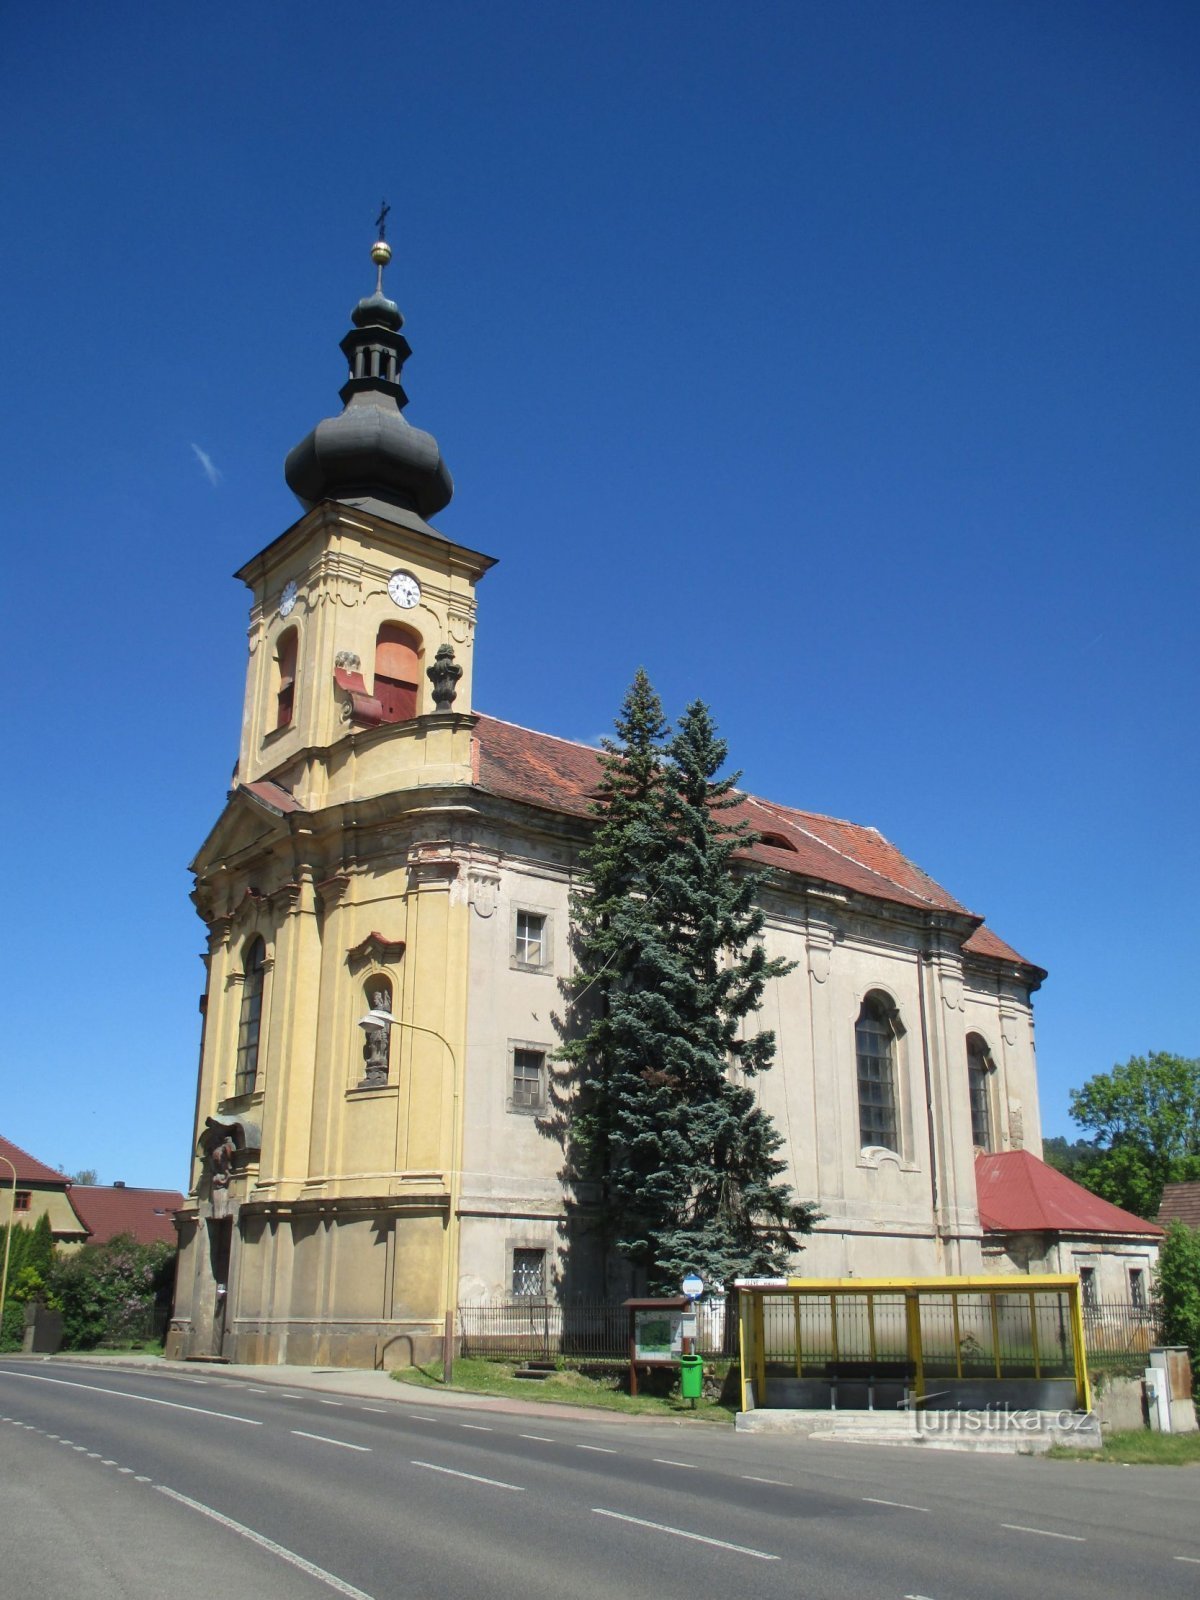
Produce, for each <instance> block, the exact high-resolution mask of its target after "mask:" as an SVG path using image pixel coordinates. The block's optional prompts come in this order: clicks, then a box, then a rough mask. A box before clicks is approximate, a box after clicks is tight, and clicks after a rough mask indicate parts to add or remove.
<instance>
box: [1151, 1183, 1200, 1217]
mask: <svg viewBox="0 0 1200 1600" xmlns="http://www.w3.org/2000/svg"><path fill="white" fill-rule="evenodd" d="M1158 1220H1159V1221H1160V1222H1161V1223H1162V1225H1163V1227H1164V1228H1165V1227H1166V1226H1167V1224H1168V1223H1171V1222H1185V1223H1186V1224H1187V1226H1188V1227H1189V1228H1200V1178H1193V1179H1191V1181H1190V1182H1188V1183H1167V1184H1164V1185H1163V1192H1162V1200H1161V1201H1160V1203H1159V1207H1158Z"/></svg>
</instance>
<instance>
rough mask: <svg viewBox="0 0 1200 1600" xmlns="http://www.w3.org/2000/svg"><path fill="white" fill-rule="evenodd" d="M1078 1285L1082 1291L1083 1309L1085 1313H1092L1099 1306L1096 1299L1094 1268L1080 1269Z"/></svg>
mask: <svg viewBox="0 0 1200 1600" xmlns="http://www.w3.org/2000/svg"><path fill="white" fill-rule="evenodd" d="M1079 1283H1080V1287H1081V1288H1082V1290H1083V1308H1084V1310H1085V1311H1094V1310H1095V1309H1096V1307H1097V1305H1098V1304H1099V1300H1098V1299H1097V1297H1096V1269H1095V1267H1080V1269H1079Z"/></svg>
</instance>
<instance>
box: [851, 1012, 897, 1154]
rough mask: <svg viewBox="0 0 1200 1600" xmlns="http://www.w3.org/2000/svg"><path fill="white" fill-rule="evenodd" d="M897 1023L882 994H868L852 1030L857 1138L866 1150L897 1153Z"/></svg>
mask: <svg viewBox="0 0 1200 1600" xmlns="http://www.w3.org/2000/svg"><path fill="white" fill-rule="evenodd" d="M897 1028H898V1023H897V1019H896V1017H895V1014H894V1011H893V1009H892V1007H891V1006H890V1004H889V1002H888V1001H887V999H886V997H885V996H883V995H881V994H869V995H868V996H867V997H866V999H865V1000H864V1001H863V1003H862V1010H861V1011H860V1012H859V1014H858V1022H857V1023H856V1024H855V1028H854V1047H855V1053H856V1055H857V1057H858V1137H859V1143H860V1144H861V1145H862V1146H863V1147H864V1148H865V1147H866V1146H868V1145H877V1146H879V1147H881V1148H882V1149H884V1150H895V1151H897V1153H898V1152H899V1149H900V1144H899V1139H898V1136H897V1130H896V1056H895V1039H896V1033H897Z"/></svg>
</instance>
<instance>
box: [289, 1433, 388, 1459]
mask: <svg viewBox="0 0 1200 1600" xmlns="http://www.w3.org/2000/svg"><path fill="white" fill-rule="evenodd" d="M292 1432H293V1433H294V1434H295V1435H296V1437H297V1439H315V1440H316V1441H317V1442H318V1444H336V1445H338V1446H339V1447H340V1448H341V1449H343V1450H359V1451H361V1452H362V1454H363V1455H366V1456H369V1455H370V1454H371V1447H370V1445H369V1444H348V1443H347V1442H346V1440H345V1439H329V1438H327V1437H326V1436H325V1434H323V1433H305V1431H304V1429H303V1428H293V1429H292Z"/></svg>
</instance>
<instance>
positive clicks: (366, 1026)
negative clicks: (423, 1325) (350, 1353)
mask: <svg viewBox="0 0 1200 1600" xmlns="http://www.w3.org/2000/svg"><path fill="white" fill-rule="evenodd" d="M358 1025H359V1027H360V1028H362V1029H363V1030H364V1031H365V1032H366V1034H367V1037H368V1038H370V1036H371V1033H372V1031H373V1030H375V1029H377V1028H389V1029H390V1028H409V1029H411V1031H412V1032H413V1033H427V1034H429V1035H430V1037H431V1038H434V1039H436V1040H437V1041H438V1043H439V1044H441V1045H442V1046H443V1047H444V1048H445V1051H446V1054H447V1055H448V1056H449V1057H450V1070H451V1072H452V1074H453V1085H454V1101H453V1115H452V1117H451V1121H450V1140H451V1147H450V1194H449V1207H450V1209H449V1212H448V1213H447V1216H446V1320H445V1326H444V1334H443V1339H442V1382H443V1383H444V1384H445V1385H446V1387H447V1388H449V1387H450V1383H451V1381H452V1380H453V1377H454V1312H455V1300H456V1295H455V1293H454V1247H455V1243H456V1240H455V1233H454V1204H455V1195H454V1189H455V1180H456V1179H457V1177H458V1168H457V1166H456V1161H457V1153H458V1138H459V1126H458V1119H459V1085H458V1057H457V1056H456V1055H455V1053H454V1046H453V1045H452V1044H451V1043H450V1041H449V1039H447V1038H446V1036H445V1035H444V1034H441V1033H439V1032H438V1030H437V1029H436V1028H426V1027H425V1026H424V1025H423V1024H421V1023H419V1022H406V1021H404V1019H403V1018H402V1017H394V1016H393V1015H392V1014H391V1012H390V1011H380V1010H378V1009H376V1008H375V1007H372V1008H371V1010H370V1011H368V1012H367V1014H366V1016H365V1017H363V1018H362V1019H361V1020H360V1021H359V1024H358Z"/></svg>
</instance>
